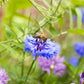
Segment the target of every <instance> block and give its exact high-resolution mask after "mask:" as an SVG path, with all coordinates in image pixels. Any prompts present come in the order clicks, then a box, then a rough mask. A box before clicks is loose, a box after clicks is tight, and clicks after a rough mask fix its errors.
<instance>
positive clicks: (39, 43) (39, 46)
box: [35, 38, 46, 51]
mask: <svg viewBox="0 0 84 84" xmlns="http://www.w3.org/2000/svg"><path fill="white" fill-rule="evenodd" d="M45 45H46V42H45V41H43V40H42V39H40V38H36V44H35V46H37V50H40V51H41V50H43V49H44V48H45Z"/></svg>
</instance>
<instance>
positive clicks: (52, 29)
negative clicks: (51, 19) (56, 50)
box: [49, 24, 58, 36]
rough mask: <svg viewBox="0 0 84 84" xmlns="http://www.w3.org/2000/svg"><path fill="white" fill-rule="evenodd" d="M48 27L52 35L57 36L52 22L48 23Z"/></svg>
mask: <svg viewBox="0 0 84 84" xmlns="http://www.w3.org/2000/svg"><path fill="white" fill-rule="evenodd" d="M49 29H50V32H51V33H52V34H53V35H54V36H57V35H58V34H57V32H56V30H55V28H54V27H53V26H52V24H49Z"/></svg>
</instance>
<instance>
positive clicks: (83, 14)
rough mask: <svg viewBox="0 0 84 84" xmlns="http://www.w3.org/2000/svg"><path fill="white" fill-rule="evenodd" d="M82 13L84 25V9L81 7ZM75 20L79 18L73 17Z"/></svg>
mask: <svg viewBox="0 0 84 84" xmlns="http://www.w3.org/2000/svg"><path fill="white" fill-rule="evenodd" d="M79 9H80V11H81V14H82V23H84V8H82V7H79ZM73 19H74V20H75V21H76V20H77V18H76V16H75V15H73Z"/></svg>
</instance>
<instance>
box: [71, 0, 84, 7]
mask: <svg viewBox="0 0 84 84" xmlns="http://www.w3.org/2000/svg"><path fill="white" fill-rule="evenodd" d="M71 3H72V4H74V5H76V6H84V0H72V1H71Z"/></svg>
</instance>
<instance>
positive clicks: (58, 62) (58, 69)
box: [37, 55, 66, 76]
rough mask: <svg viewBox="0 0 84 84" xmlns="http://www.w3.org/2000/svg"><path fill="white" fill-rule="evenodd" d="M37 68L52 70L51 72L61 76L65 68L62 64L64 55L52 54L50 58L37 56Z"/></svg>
mask: <svg viewBox="0 0 84 84" xmlns="http://www.w3.org/2000/svg"><path fill="white" fill-rule="evenodd" d="M37 60H38V63H39V68H40V69H41V68H42V70H43V71H47V72H48V73H50V71H51V70H53V73H56V75H59V76H62V75H63V73H64V72H65V70H66V66H65V65H64V64H63V62H65V59H64V57H60V56H59V55H57V56H54V57H53V58H52V59H46V58H45V57H38V59H37Z"/></svg>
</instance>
